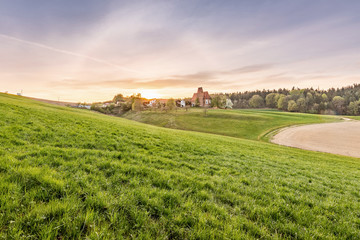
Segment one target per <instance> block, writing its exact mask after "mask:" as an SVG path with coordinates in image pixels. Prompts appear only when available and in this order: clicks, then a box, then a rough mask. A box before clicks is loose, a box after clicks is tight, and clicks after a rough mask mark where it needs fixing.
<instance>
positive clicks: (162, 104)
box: [148, 98, 168, 107]
mask: <svg viewBox="0 0 360 240" xmlns="http://www.w3.org/2000/svg"><path fill="white" fill-rule="evenodd" d="M167 101H168V99H156V98H154V99H150V101H149V104H148V106H149V107H157V106H156V104H157V103H160V104H161V106H165V105H166V103H167Z"/></svg>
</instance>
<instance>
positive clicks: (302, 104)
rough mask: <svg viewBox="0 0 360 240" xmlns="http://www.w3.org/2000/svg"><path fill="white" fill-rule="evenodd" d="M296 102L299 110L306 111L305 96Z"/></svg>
mask: <svg viewBox="0 0 360 240" xmlns="http://www.w3.org/2000/svg"><path fill="white" fill-rule="evenodd" d="M296 104H297V106H298V108H299V112H306V100H305V98H303V97H301V98H299V99H298V100H297V101H296Z"/></svg>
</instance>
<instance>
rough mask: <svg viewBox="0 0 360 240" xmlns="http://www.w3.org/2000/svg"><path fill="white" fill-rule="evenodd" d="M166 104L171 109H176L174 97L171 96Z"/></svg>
mask: <svg viewBox="0 0 360 240" xmlns="http://www.w3.org/2000/svg"><path fill="white" fill-rule="evenodd" d="M166 106H167V108H168V109H169V110H174V109H175V107H176V103H175V100H174V99H173V98H170V99H169V100H168V101H167V102H166Z"/></svg>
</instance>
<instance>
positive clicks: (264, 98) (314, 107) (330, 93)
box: [212, 84, 360, 115]
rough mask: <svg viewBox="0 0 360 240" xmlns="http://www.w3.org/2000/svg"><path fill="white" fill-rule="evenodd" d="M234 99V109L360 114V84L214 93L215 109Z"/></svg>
mask: <svg viewBox="0 0 360 240" xmlns="http://www.w3.org/2000/svg"><path fill="white" fill-rule="evenodd" d="M224 98H229V99H231V101H232V103H233V106H232V108H265V107H267V108H277V109H279V110H284V111H289V112H302V113H315V114H338V115H359V114H360V84H354V85H352V86H347V87H342V88H337V89H335V88H330V89H328V90H319V89H313V88H305V89H299V88H295V87H294V88H292V89H291V90H288V89H278V90H262V91H259V90H257V91H246V92H234V93H227V94H223V93H218V94H213V95H212V99H213V105H214V107H221V102H223V101H221V99H224Z"/></svg>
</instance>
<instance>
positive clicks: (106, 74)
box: [0, 0, 360, 102]
mask: <svg viewBox="0 0 360 240" xmlns="http://www.w3.org/2000/svg"><path fill="white" fill-rule="evenodd" d="M359 12H360V1H358V0H316V1H314V0H296V1H295V0H294V1H288V0H247V1H245V0H236V1H231V0H227V1H223V0H221V1H220V0H219V1H215V0H214V1H209V0H208V1H205V0H199V1H197V0H178V1H176V0H167V1H156V0H154V1H150V0H146V1H145V0H144V1H136V0H132V1H130V0H129V1H121V0H76V1H73V0H52V1H49V0H1V1H0V92H5V91H8V92H9V93H19V92H21V91H23V95H25V96H31V97H38V98H45V99H50V100H60V101H70V102H96V101H105V100H110V99H112V98H113V96H114V95H115V94H117V93H122V94H124V95H131V94H133V93H142V96H144V97H147V98H154V97H157V98H168V97H175V98H181V97H191V96H192V94H193V93H194V92H196V90H197V87H203V88H204V90H207V91H209V92H210V93H218V92H238V91H249V90H256V89H260V90H262V89H278V88H292V87H299V88H305V87H313V88H321V89H327V88H330V87H342V86H347V85H352V84H354V83H360V31H359V29H360V14H359Z"/></svg>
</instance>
